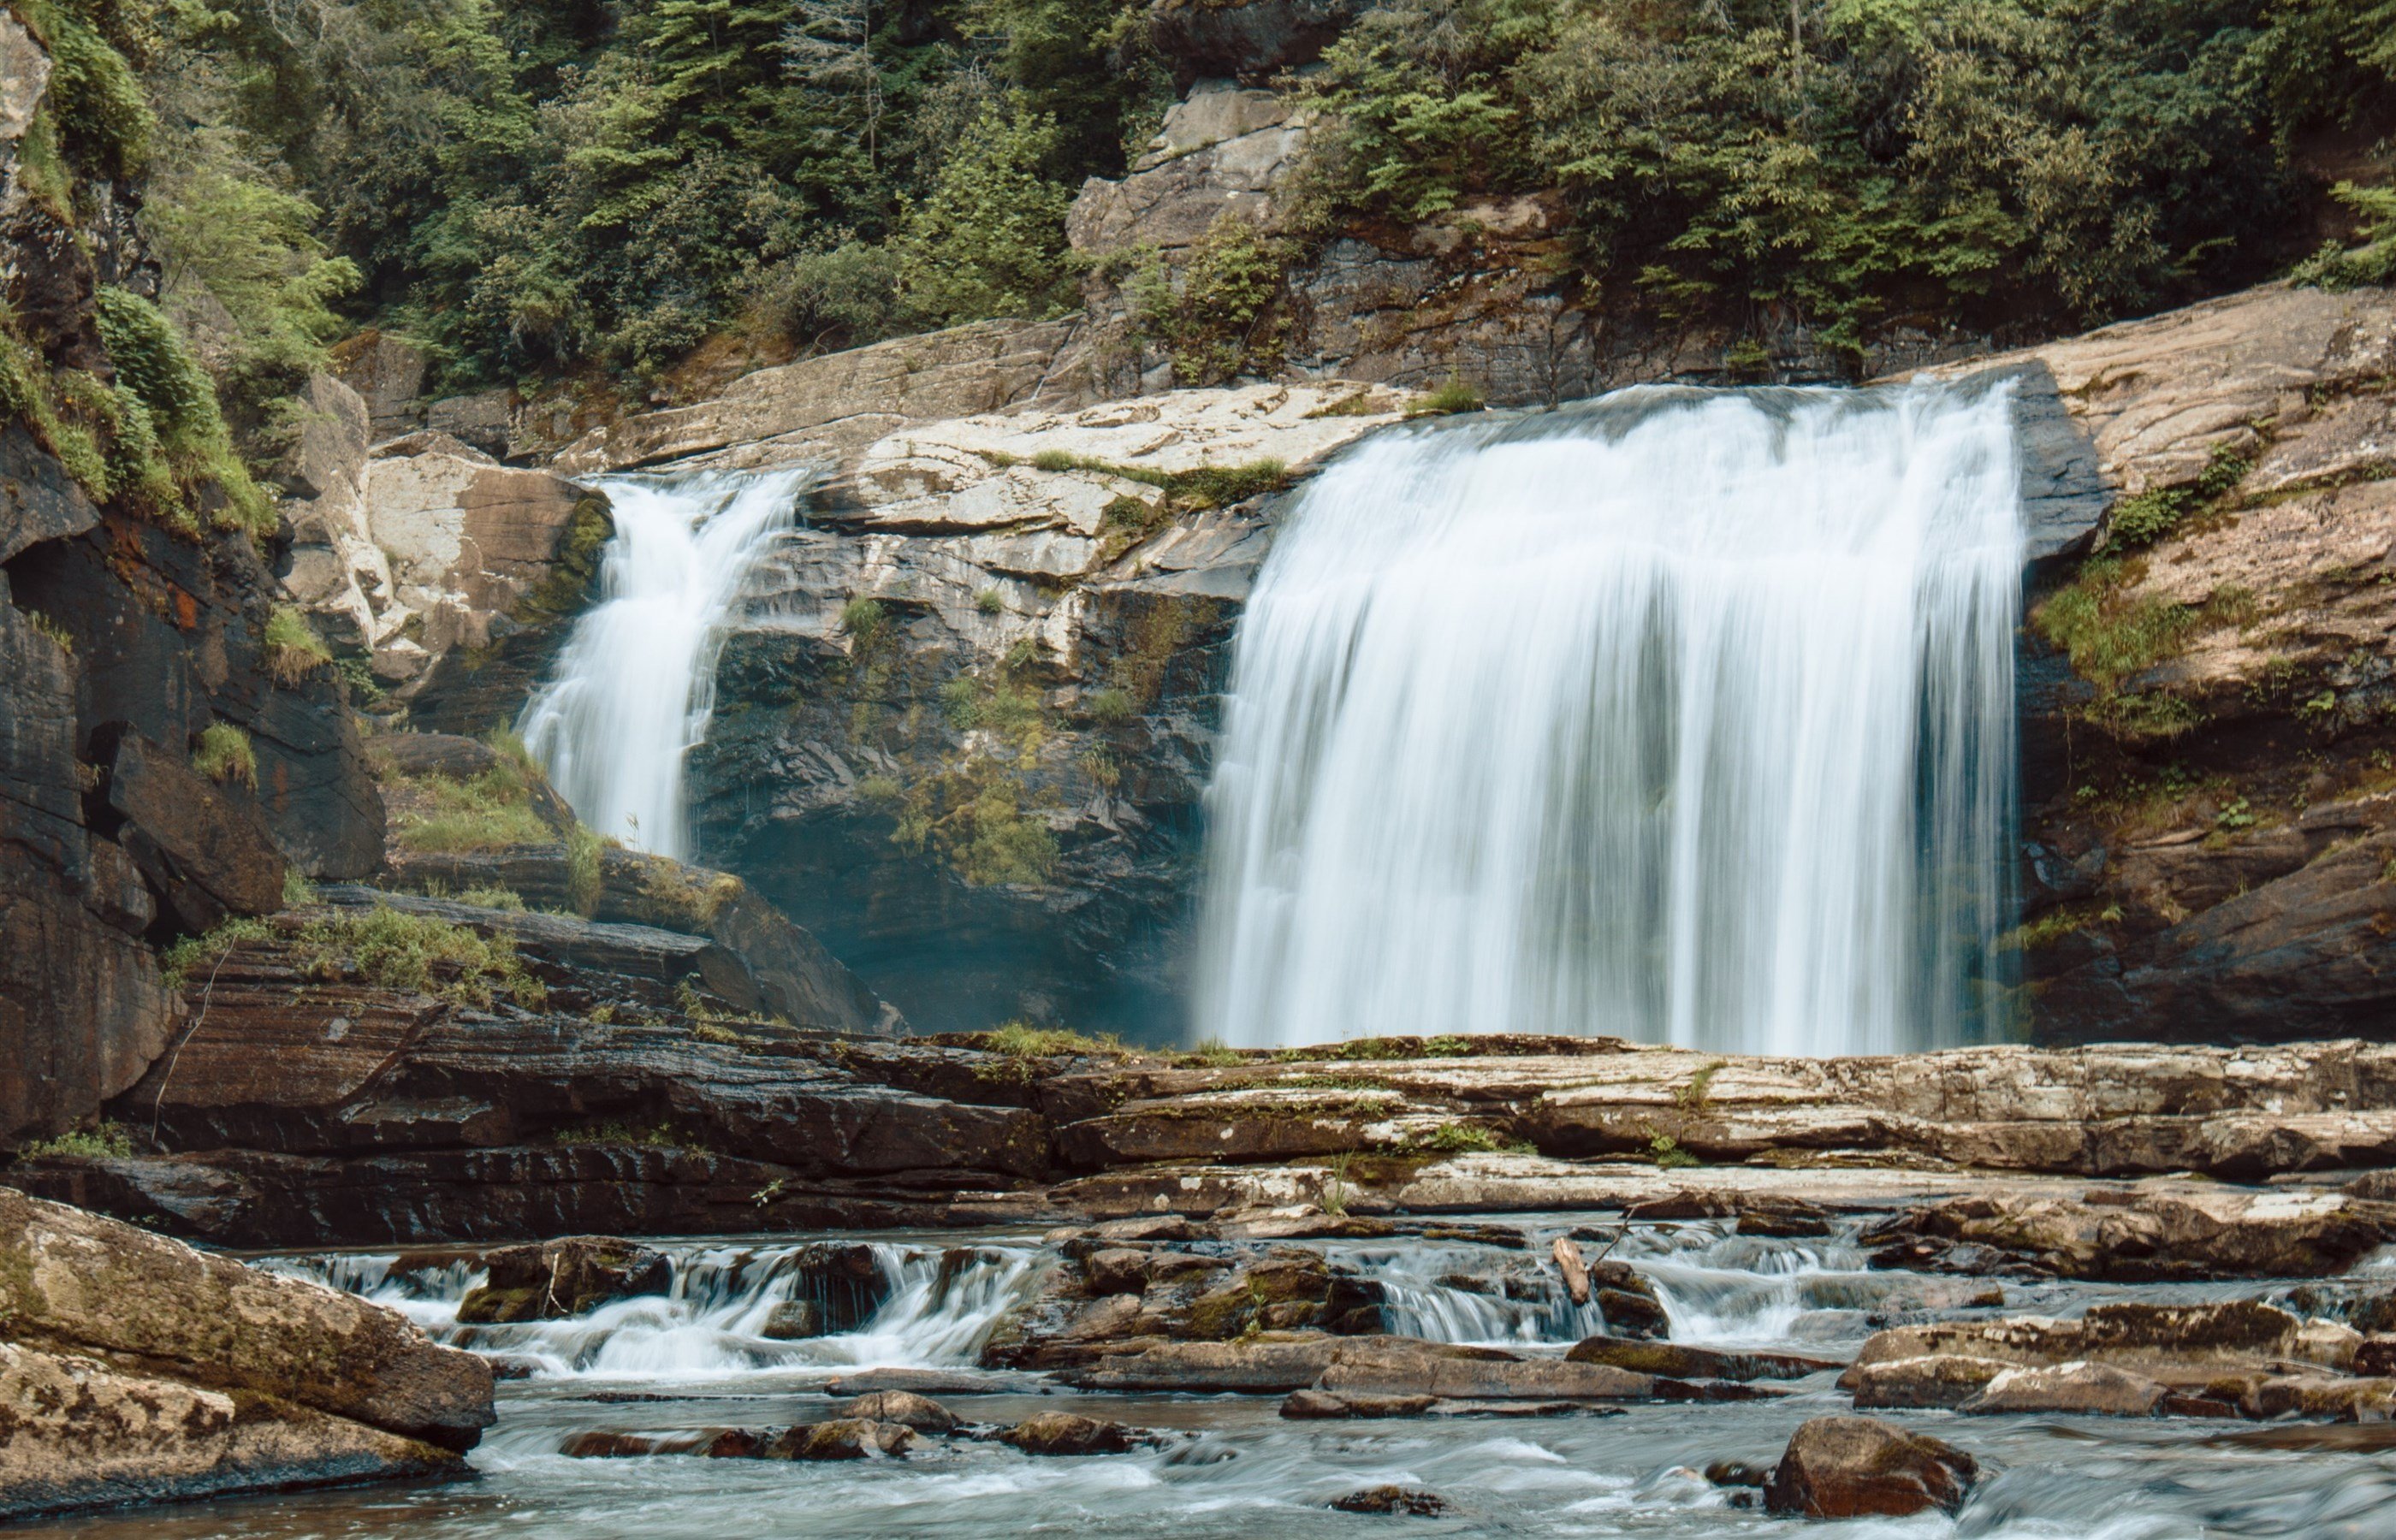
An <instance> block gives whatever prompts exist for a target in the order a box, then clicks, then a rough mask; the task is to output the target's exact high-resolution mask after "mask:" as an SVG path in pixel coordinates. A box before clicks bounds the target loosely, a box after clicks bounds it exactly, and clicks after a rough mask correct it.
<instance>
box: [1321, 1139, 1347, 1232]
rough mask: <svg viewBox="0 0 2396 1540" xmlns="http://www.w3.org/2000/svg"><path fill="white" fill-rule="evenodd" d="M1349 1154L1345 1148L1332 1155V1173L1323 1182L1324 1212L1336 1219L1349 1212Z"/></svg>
mask: <svg viewBox="0 0 2396 1540" xmlns="http://www.w3.org/2000/svg"><path fill="white" fill-rule="evenodd" d="M1348 1156H1349V1151H1347V1150H1344V1149H1343V1150H1341V1151H1340V1152H1339V1153H1338V1154H1337V1155H1334V1156H1333V1157H1331V1174H1330V1175H1329V1176H1328V1177H1327V1178H1325V1179H1324V1184H1323V1201H1322V1205H1321V1206H1322V1209H1323V1212H1324V1213H1325V1214H1327V1215H1331V1216H1332V1217H1333V1218H1335V1219H1337V1218H1340V1217H1342V1216H1344V1215H1346V1214H1347V1212H1348Z"/></svg>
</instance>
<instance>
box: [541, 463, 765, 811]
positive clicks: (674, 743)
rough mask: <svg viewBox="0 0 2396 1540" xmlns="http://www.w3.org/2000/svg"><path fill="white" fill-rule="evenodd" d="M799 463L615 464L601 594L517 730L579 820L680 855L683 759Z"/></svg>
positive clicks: (703, 730)
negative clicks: (791, 466) (721, 466)
mask: <svg viewBox="0 0 2396 1540" xmlns="http://www.w3.org/2000/svg"><path fill="white" fill-rule="evenodd" d="M806 475H807V472H805V471H771V472H763V473H745V474H744V473H732V472H699V473H694V474H686V475H680V476H671V477H664V476H616V477H610V478H607V479H606V480H605V481H603V482H601V483H600V484H599V485H601V486H602V488H603V489H604V490H605V491H606V493H607V496H608V498H610V500H611V501H612V502H613V504H614V507H615V518H616V534H615V537H614V538H612V539H610V540H609V541H608V542H607V546H606V553H605V555H604V557H603V558H602V562H601V566H600V578H599V581H600V601H599V603H598V604H594V605H592V608H591V610H590V612H589V613H588V614H586V615H584V616H583V617H581V618H580V619H579V620H578V621H576V622H575V626H574V631H573V634H572V635H571V636H570V637H569V638H567V640H566V648H565V650H564V651H563V652H562V653H561V654H560V655H559V657H558V661H557V667H556V670H555V671H554V673H553V674H552V677H551V679H550V681H549V683H547V684H544V685H543V686H542V687H541V688H540V689H539V691H537V692H536V693H535V694H534V696H533V697H532V699H531V700H530V701H529V702H527V703H526V707H525V710H524V714H523V715H522V717H520V718H519V719H518V721H517V724H516V730H517V731H518V732H519V733H521V734H522V735H523V737H524V740H525V744H526V747H527V748H529V749H530V750H532V752H533V755H534V757H535V758H537V759H539V761H540V763H541V765H542V767H543V768H544V769H545V770H546V771H547V772H548V774H549V778H550V781H551V783H552V784H553V785H554V786H555V787H556V788H557V791H558V794H559V795H560V796H562V797H564V798H565V799H566V802H567V803H568V804H570V805H571V806H572V807H573V809H574V811H575V813H576V815H577V816H579V817H580V818H581V819H582V821H583V822H584V823H586V824H589V825H590V826H591V827H592V829H593V830H597V831H598V832H599V833H601V834H603V835H612V836H614V837H615V838H617V839H619V840H621V841H622V842H623V843H626V844H628V845H631V846H632V847H634V848H636V849H640V850H646V851H650V852H652V853H654V854H656V855H659V856H674V857H676V858H678V859H679V858H682V857H685V856H688V855H689V853H690V831H689V824H688V818H687V816H686V812H685V809H684V807H683V761H684V758H685V756H686V755H687V754H688V753H689V751H690V750H691V749H692V748H693V747H694V746H696V745H697V744H698V743H699V741H700V740H701V739H702V738H703V737H706V734H707V720H708V716H709V714H710V712H712V710H713V709H714V705H715V660H716V657H717V656H718V654H720V653H721V652H722V650H723V645H724V629H725V619H726V617H728V616H729V615H730V613H731V609H732V606H733V604H735V603H737V602H738V601H739V597H740V585H741V582H742V580H743V579H744V578H746V577H747V576H748V573H749V570H750V568H751V567H752V565H753V564H755V562H756V560H757V558H758V557H759V556H760V555H762V554H763V553H764V552H765V550H766V549H767V548H768V547H769V546H771V544H772V543H773V541H774V540H775V538H777V537H778V536H779V535H780V534H781V533H782V532H783V531H785V530H787V529H789V528H790V527H791V524H792V518H793V515H794V512H795V510H796V508H797V505H798V495H799V490H800V486H801V484H802V483H803V482H804V481H805V479H806Z"/></svg>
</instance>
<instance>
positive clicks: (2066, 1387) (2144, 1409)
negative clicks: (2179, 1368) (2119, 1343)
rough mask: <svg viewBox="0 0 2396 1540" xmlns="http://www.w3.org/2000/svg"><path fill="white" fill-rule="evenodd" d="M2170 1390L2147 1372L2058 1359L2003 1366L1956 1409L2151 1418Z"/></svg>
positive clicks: (1986, 1412) (2160, 1406) (1971, 1411)
mask: <svg viewBox="0 0 2396 1540" xmlns="http://www.w3.org/2000/svg"><path fill="white" fill-rule="evenodd" d="M2168 1394H2169V1392H2168V1391H2166V1390H2165V1389H2164V1387H2163V1386H2162V1385H2160V1384H2158V1383H2156V1382H2155V1381H2153V1380H2150V1379H2149V1378H2147V1376H2146V1375H2144V1374H2134V1373H2132V1372H2131V1371H2129V1370H2127V1369H2116V1368H2114V1367H2113V1366H2112V1365H2111V1364H2110V1363H2085V1362H2072V1363H2058V1364H2056V1365H2055V1366H2053V1367H2052V1368H2036V1369H2007V1370H2005V1371H2004V1372H2003V1373H2002V1374H1998V1375H1997V1376H1996V1377H1995V1378H1993V1379H1991V1380H1990V1381H1989V1383H1988V1384H1987V1385H1985V1386H1983V1387H1981V1388H1980V1391H1979V1393H1978V1394H1977V1395H1975V1396H1973V1397H1972V1398H1971V1399H1970V1400H1969V1401H1964V1402H1963V1403H1962V1406H1961V1407H1960V1410H1962V1411H1964V1412H1970V1413H1982V1414H1997V1413H2003V1412H2059V1413H2067V1414H2078V1415H2083V1416H2101V1417H2150V1416H2152V1415H2154V1414H2155V1413H2156V1412H2157V1411H2159V1410H2160V1409H2161V1408H2162V1406H2163V1401H2164V1399H2165V1397H2166V1396H2167V1395H2168Z"/></svg>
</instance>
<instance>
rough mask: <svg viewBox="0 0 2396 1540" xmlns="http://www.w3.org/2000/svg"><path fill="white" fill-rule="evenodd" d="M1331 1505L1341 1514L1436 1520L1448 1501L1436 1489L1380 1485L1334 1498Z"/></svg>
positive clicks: (1445, 1508) (1444, 1510) (1444, 1509)
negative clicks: (1383, 1514) (1391, 1515)
mask: <svg viewBox="0 0 2396 1540" xmlns="http://www.w3.org/2000/svg"><path fill="white" fill-rule="evenodd" d="M1331 1506H1332V1507H1335V1508H1338V1510H1339V1511H1340V1512H1342V1513H1399V1514H1406V1515H1408V1516H1410V1517H1413V1518H1416V1519H1436V1518H1438V1517H1439V1516H1440V1515H1441V1514H1443V1513H1445V1512H1446V1511H1447V1508H1448V1502H1447V1499H1446V1498H1444V1497H1442V1496H1441V1495H1440V1494H1438V1493H1436V1492H1424V1491H1421V1490H1419V1489H1418V1488H1415V1487H1402V1486H1377V1487H1365V1488H1364V1490H1362V1491H1360V1492H1351V1493H1350V1494H1348V1495H1347V1496H1345V1497H1339V1498H1335V1499H1333V1501H1332V1504H1331Z"/></svg>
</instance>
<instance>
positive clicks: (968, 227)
mask: <svg viewBox="0 0 2396 1540" xmlns="http://www.w3.org/2000/svg"><path fill="white" fill-rule="evenodd" d="M1060 138H1061V132H1060V130H1059V129H1058V126H1057V120H1056V119H1055V118H1053V117H1050V116H1047V115H1046V114H1045V113H1033V112H1032V111H1031V110H1029V109H1028V108H1027V107H1025V106H1024V105H1023V103H1021V102H1020V101H1017V102H1015V103H1013V104H1011V105H1010V106H1008V107H1006V108H1005V109H1002V108H1000V107H999V106H998V105H996V104H995V103H993V104H992V105H990V106H988V107H986V108H984V109H983V111H982V113H981V115H980V116H979V117H978V118H976V119H975V120H974V123H973V126H971V127H969V128H968V129H966V130H965V138H964V139H963V140H962V141H961V142H960V143H959V144H958V145H957V147H956V149H955V151H954V153H952V154H950V155H949V157H948V158H947V160H946V162H945V163H944V164H943V165H942V166H941V167H940V174H939V177H938V179H937V180H936V181H934V182H933V184H932V188H931V191H930V192H929V193H928V194H927V195H926V196H925V199H924V201H923V202H922V203H920V204H916V205H913V206H911V207H910V208H909V209H908V212H907V217H906V222H905V224H904V226H903V228H902V230H901V232H900V234H899V240H898V243H897V246H898V252H899V292H900V294H901V295H903V296H904V297H905V299H906V302H907V304H908V305H909V306H910V307H911V308H912V309H913V310H915V311H917V312H920V313H922V314H923V315H925V316H926V317H929V318H931V319H933V320H935V321H938V322H939V323H941V324H943V325H952V324H954V323H956V322H960V321H972V320H978V319H979V318H981V317H983V316H994V315H1004V316H1021V317H1026V318H1031V319H1038V318H1040V317H1043V316H1048V315H1053V314H1056V313H1058V312H1061V311H1062V310H1064V309H1065V308H1066V307H1067V306H1068V305H1070V304H1071V303H1072V300H1073V299H1074V297H1075V288H1074V285H1073V279H1072V272H1071V270H1070V269H1069V268H1068V267H1067V265H1066V261H1065V209H1066V207H1067V206H1069V205H1070V204H1072V201H1073V191H1072V188H1069V187H1066V186H1064V185H1062V184H1061V183H1058V182H1054V181H1051V180H1049V179H1048V178H1047V177H1046V176H1045V174H1044V168H1045V166H1046V164H1047V163H1048V161H1049V160H1050V159H1051V157H1053V156H1054V155H1055V154H1056V153H1057V150H1058V141H1059V139H1060Z"/></svg>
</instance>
